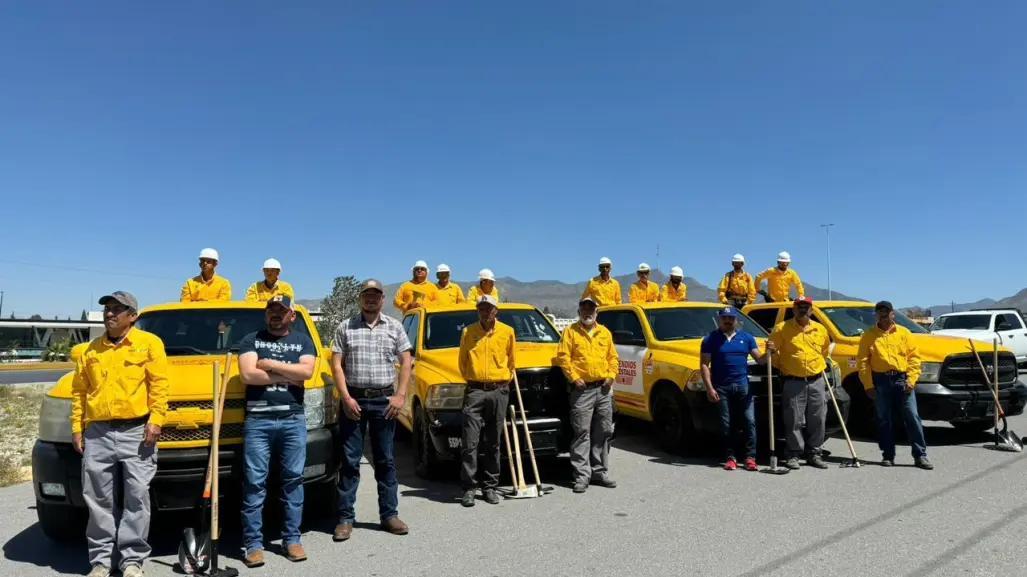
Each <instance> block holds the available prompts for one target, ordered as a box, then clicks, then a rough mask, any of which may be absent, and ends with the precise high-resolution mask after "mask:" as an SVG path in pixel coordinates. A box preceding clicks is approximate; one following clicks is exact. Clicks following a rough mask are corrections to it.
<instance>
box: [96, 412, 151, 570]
mask: <svg viewBox="0 0 1027 577" xmlns="http://www.w3.org/2000/svg"><path fill="white" fill-rule="evenodd" d="M144 429H145V424H144V423H138V424H131V425H124V424H112V423H110V422H105V421H96V422H93V423H89V425H88V426H87V427H86V429H85V431H84V432H83V434H82V437H83V439H84V445H85V449H84V450H83V452H82V497H83V499H85V502H86V507H87V508H88V510H89V523H88V524H87V525H86V542H87V545H88V548H89V564H90V566H92V565H97V564H99V565H103V566H104V567H107V568H111V557H112V554H113V550H114V542H115V539H116V540H117V544H118V553H119V555H120V557H121V559H120V564H119V568H121V569H124V568H125V567H126V566H128V565H138V566H139V567H142V566H143V562H144V561H145V560H146V559H147V557H149V556H150V545H149V543H147V541H146V540H147V538H148V537H149V534H150V481H151V480H153V475H154V473H156V472H157V445H156V444H154V445H153V446H151V447H147V446H145V445H143V431H144ZM119 464H120V465H121V475H122V488H121V493H122V497H123V505H122V507H121V511H120V512H121V515H120V522H119V520H117V519H116V518H115V512H114V504H115V494H116V491H115V489H116V488H115V486H114V480H115V473H116V470H117V466H118V465H119Z"/></svg>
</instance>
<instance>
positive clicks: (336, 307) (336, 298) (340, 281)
mask: <svg viewBox="0 0 1027 577" xmlns="http://www.w3.org/2000/svg"><path fill="white" fill-rule="evenodd" d="M359 291H360V282H359V281H357V279H356V278H354V277H353V276H337V277H335V285H334V286H333V287H332V292H331V293H330V294H329V295H328V296H326V297H325V298H324V299H322V300H321V320H319V321H317V332H318V334H320V335H321V340H322V341H323V342H324V343H325V344H330V343H331V341H332V338H333V337H334V335H335V329H336V327H338V326H339V323H341V322H342V321H343V320H344V319H347V318H349V317H352V316H353V315H355V314H357V313H359V312H360V292H359Z"/></svg>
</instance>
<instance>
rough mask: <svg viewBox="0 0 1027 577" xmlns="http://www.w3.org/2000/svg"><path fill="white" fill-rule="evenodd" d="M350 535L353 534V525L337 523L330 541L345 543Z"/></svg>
mask: <svg viewBox="0 0 1027 577" xmlns="http://www.w3.org/2000/svg"><path fill="white" fill-rule="evenodd" d="M351 533H353V523H339V524H338V525H336V526H335V532H334V533H332V540H333V541H345V540H346V539H349V536H350V534H351Z"/></svg>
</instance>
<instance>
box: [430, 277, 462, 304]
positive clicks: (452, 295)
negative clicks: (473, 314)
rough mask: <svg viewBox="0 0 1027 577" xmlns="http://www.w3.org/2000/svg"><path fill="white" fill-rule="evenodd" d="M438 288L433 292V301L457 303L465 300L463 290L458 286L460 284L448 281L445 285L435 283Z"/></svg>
mask: <svg viewBox="0 0 1027 577" xmlns="http://www.w3.org/2000/svg"><path fill="white" fill-rule="evenodd" d="M435 287H436V288H437V289H438V290H437V291H436V292H435V303H437V304H440V305H458V304H460V303H463V302H466V301H465V300H464V291H463V289H461V288H460V285H458V284H456V283H453V282H450V283H447V284H446V286H445V287H441V286H438V285H435Z"/></svg>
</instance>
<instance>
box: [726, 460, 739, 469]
mask: <svg viewBox="0 0 1027 577" xmlns="http://www.w3.org/2000/svg"><path fill="white" fill-rule="evenodd" d="M736 468H737V465H736V463H735V460H734V459H728V460H727V462H726V463H724V470H726V471H734V470H735V469H736Z"/></svg>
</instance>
